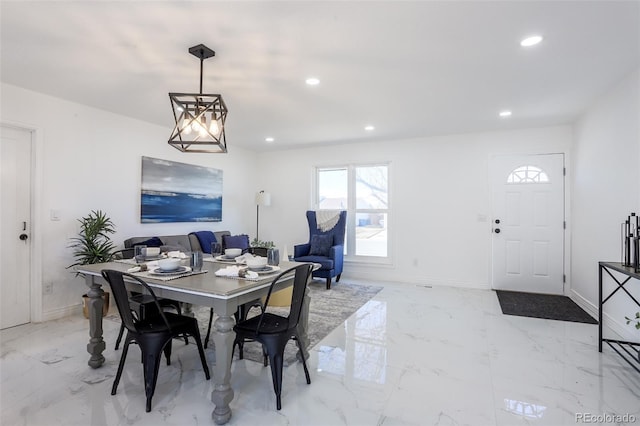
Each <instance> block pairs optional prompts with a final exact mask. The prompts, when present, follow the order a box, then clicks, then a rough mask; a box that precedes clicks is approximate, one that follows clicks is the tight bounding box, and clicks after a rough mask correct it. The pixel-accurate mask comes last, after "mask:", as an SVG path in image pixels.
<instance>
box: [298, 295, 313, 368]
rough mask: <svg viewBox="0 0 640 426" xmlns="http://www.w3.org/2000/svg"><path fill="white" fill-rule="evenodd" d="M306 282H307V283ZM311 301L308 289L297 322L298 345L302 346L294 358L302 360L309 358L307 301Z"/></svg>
mask: <svg viewBox="0 0 640 426" xmlns="http://www.w3.org/2000/svg"><path fill="white" fill-rule="evenodd" d="M307 284H308V283H307ZM310 302H311V298H309V289H307V291H306V292H305V293H304V298H303V299H302V310H301V311H300V321H299V322H298V333H299V337H300V346H302V353H301V351H298V353H297V354H296V358H297V359H298V361H302V358H301V357H303V356H304V359H309V343H310V340H309V332H308V330H309V303H310Z"/></svg>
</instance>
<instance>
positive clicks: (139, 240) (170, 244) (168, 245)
mask: <svg viewBox="0 0 640 426" xmlns="http://www.w3.org/2000/svg"><path fill="white" fill-rule="evenodd" d="M213 233H214V234H215V236H216V240H218V242H219V243H222V237H223V236H224V235H231V233H230V232H229V231H214V232H213ZM156 238H157V239H159V240H160V242H161V243H162V244H160V251H161V252H167V251H174V250H180V251H182V252H190V251H204V250H203V249H202V247H200V242H199V241H198V237H196V236H195V234H188V235H187V234H186V235H157V236H148V237H131V238H127V239H126V240H124V248H125V249H131V248H133V246H135V245H136V244H144V242H146V241H149V240H152V239H153V240H155V239H156ZM153 242H154V243H155V242H156V241H153ZM207 251H209V250H207Z"/></svg>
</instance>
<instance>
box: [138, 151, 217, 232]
mask: <svg viewBox="0 0 640 426" xmlns="http://www.w3.org/2000/svg"><path fill="white" fill-rule="evenodd" d="M140 220H141V222H142V223H162V222H220V221H221V220H222V170H219V169H214V168H210V167H203V166H196V165H193V164H185V163H178V162H175V161H168V160H160V159H157V158H150V157H142V194H141V198H140Z"/></svg>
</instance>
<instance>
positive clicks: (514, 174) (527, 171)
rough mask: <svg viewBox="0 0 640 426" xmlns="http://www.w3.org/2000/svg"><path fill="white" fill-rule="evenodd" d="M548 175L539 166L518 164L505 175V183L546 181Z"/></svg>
mask: <svg viewBox="0 0 640 426" xmlns="http://www.w3.org/2000/svg"><path fill="white" fill-rule="evenodd" d="M548 182H549V176H548V175H547V174H546V173H545V172H544V170H542V169H541V168H540V167H536V166H520V167H518V168H516V169H513V171H511V173H509V176H508V177H507V183H548Z"/></svg>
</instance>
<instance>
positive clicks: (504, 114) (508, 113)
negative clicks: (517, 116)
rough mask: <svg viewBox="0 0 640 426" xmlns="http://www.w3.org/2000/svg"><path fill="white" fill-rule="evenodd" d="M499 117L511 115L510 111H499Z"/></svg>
mask: <svg viewBox="0 0 640 426" xmlns="http://www.w3.org/2000/svg"><path fill="white" fill-rule="evenodd" d="M499 115H500V117H511V111H500V114H499Z"/></svg>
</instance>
